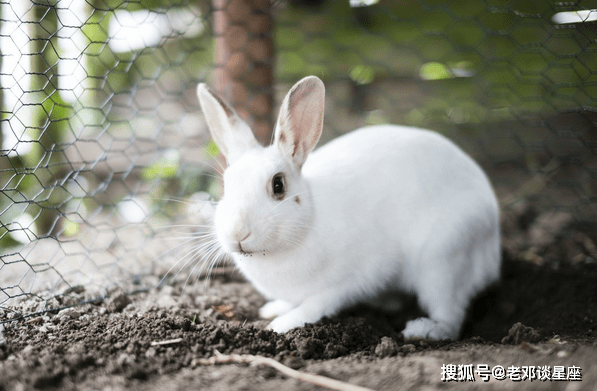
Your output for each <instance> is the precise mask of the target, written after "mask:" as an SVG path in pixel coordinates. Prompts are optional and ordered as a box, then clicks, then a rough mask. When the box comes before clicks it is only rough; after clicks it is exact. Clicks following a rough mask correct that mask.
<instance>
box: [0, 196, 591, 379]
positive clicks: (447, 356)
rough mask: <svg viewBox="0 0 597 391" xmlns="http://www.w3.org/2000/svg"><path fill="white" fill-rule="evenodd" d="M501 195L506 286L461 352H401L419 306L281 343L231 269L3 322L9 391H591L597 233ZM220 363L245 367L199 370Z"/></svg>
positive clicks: (422, 347) (480, 303) (72, 298)
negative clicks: (216, 359) (323, 382)
mask: <svg viewBox="0 0 597 391" xmlns="http://www.w3.org/2000/svg"><path fill="white" fill-rule="evenodd" d="M497 191H498V195H500V198H501V200H502V205H505V206H504V207H503V208H502V209H503V210H502V228H503V233H504V234H503V249H504V251H503V253H504V263H503V271H502V278H501V281H500V283H499V284H497V285H496V286H494V287H492V289H489V290H488V291H487V292H486V293H485V294H483V295H481V296H480V297H479V298H478V299H477V300H476V301H475V302H474V303H473V305H472V306H471V308H470V310H469V318H468V321H467V323H466V324H465V327H464V330H463V336H462V339H461V340H459V341H449V340H446V341H405V340H404V339H403V337H402V335H401V334H400V330H402V328H403V327H404V324H405V322H406V321H407V320H409V319H413V318H416V317H418V316H420V311H419V310H418V308H417V305H416V301H415V300H414V299H413V300H410V305H408V306H407V308H406V309H405V311H403V312H401V313H399V314H390V313H380V312H376V311H374V310H372V309H369V308H366V307H356V308H351V309H349V310H346V311H344V312H343V313H341V314H339V315H337V316H334V317H332V318H329V319H323V320H321V321H320V322H318V323H316V324H314V325H307V326H305V327H303V328H298V329H294V330H291V331H290V332H288V333H286V334H276V333H274V332H272V331H269V330H266V329H265V326H266V323H267V322H266V321H263V320H260V319H258V315H257V314H258V308H259V307H260V306H261V305H263V304H264V302H265V300H264V299H263V298H262V297H261V296H260V295H259V294H258V293H257V292H256V291H255V290H254V289H253V288H252V287H251V286H250V285H249V284H248V283H246V282H245V281H244V280H243V279H242V277H241V276H239V274H238V272H236V271H234V269H233V268H230V267H222V268H219V269H217V270H216V271H215V273H214V275H213V276H212V278H211V280H210V282H209V284H204V283H203V281H198V282H197V283H195V284H192V285H187V284H185V279H184V278H182V279H180V280H173V281H172V282H171V283H170V284H166V285H164V286H162V287H161V288H159V289H154V290H150V291H145V292H141V293H137V294H132V295H130V294H129V295H126V294H124V293H123V292H122V291H120V290H114V291H112V292H111V293H110V295H109V297H106V298H104V299H103V300H99V301H95V302H92V303H88V304H84V305H80V306H74V307H72V308H67V309H63V310H61V311H59V312H57V311H56V312H53V313H46V314H44V315H42V316H36V317H28V318H25V319H22V320H15V321H12V322H7V323H4V324H3V325H0V391H12V390H17V391H25V390H189V389H194V390H195V389H201V390H318V389H323V388H322V387H321V386H318V385H315V384H313V383H311V382H309V381H308V380H309V379H303V378H295V377H293V376H294V374H296V373H297V372H298V373H299V374H303V375H304V374H315V375H320V376H321V377H324V378H327V379H335V380H338V381H341V382H343V384H342V385H337V386H336V388H338V389H345V390H350V389H351V388H349V386H350V385H358V386H361V387H365V388H367V389H372V390H402V389H405V390H406V389H417V390H451V389H463V388H466V389H483V390H519V389H525V390H527V389H529V390H535V389H537V390H568V391H573V390H595V389H597V387H596V386H595V384H597V364H595V363H596V362H597V338H596V337H597V330H596V326H597V289H596V288H597V261H596V260H597V246H596V245H595V243H597V234H596V233H595V231H594V230H591V227H586V226H583V225H582V224H581V225H579V224H577V223H575V222H574V219H572V218H571V216H569V215H567V214H566V213H563V212H545V213H541V212H539V211H538V210H536V209H535V208H533V207H532V206H530V204H527V203H524V202H511V203H508V201H507V196H506V195H504V194H500V189H499V187H498V189H497ZM154 278H155V279H156V281H157V277H154ZM85 295H86V292H85V288H84V287H78V288H77V289H75V290H74V291H72V292H69V293H68V294H67V295H65V296H63V297H59V298H57V299H53V300H57V301H58V303H57V304H59V305H62V306H64V305H69V303H75V302H77V301H78V300H80V298H82V297H85ZM31 300H32V299H31ZM22 305H23V306H27V305H31V303H29V304H27V303H26V302H24V303H22ZM1 311H2V310H0V312H1ZM9 317H10V313H8V312H3V313H0V319H7V318H9ZM218 354H221V355H228V359H229V360H232V359H235V360H237V361H245V362H233V363H226V364H215V363H213V362H211V363H208V362H205V361H202V360H203V359H208V358H210V357H213V356H214V355H218ZM234 354H241V355H253V356H257V357H258V358H273V359H274V360H275V361H276V362H278V363H281V364H283V365H284V366H285V367H286V368H292V369H294V370H296V371H297V372H294V373H293V374H290V375H289V374H283V373H282V372H280V371H278V370H277V369H275V368H273V367H271V366H269V365H266V364H251V363H248V362H246V361H247V360H250V358H247V357H245V358H244V359H243V360H238V359H239V358H238V357H231V356H230V355H234ZM220 359H222V360H225V358H224V357H221V356H220ZM502 369H503V371H502ZM562 374H563V377H564V380H556V379H557V378H558V377H559V376H561V375H562ZM485 379H487V381H485Z"/></svg>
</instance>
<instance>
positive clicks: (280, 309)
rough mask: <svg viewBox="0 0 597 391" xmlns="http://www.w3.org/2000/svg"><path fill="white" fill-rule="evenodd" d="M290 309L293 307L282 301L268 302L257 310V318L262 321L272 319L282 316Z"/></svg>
mask: <svg viewBox="0 0 597 391" xmlns="http://www.w3.org/2000/svg"><path fill="white" fill-rule="evenodd" d="M292 308H293V305H292V304H290V303H289V302H287V301H284V300H272V301H268V302H267V303H265V305H264V306H263V307H261V308H260V309H259V317H261V318H262V319H272V318H275V317H276V316H280V315H284V314H285V313H287V312H288V311H290V310H291V309H292Z"/></svg>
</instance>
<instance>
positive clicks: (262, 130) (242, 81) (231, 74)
mask: <svg viewBox="0 0 597 391" xmlns="http://www.w3.org/2000/svg"><path fill="white" fill-rule="evenodd" d="M213 5H214V13H213V21H214V35H215V40H216V54H215V56H216V70H215V83H216V85H215V87H216V90H218V92H219V93H220V94H222V96H223V97H224V98H226V99H227V100H228V102H230V104H232V105H233V106H234V107H235V108H236V110H237V111H238V113H239V114H240V116H241V117H243V119H245V120H246V121H247V122H248V123H249V125H251V128H252V129H253V132H254V133H255V137H256V138H257V140H259V141H260V142H261V143H262V144H264V145H266V144H268V143H269V142H270V140H271V132H272V130H273V118H274V117H273V112H272V109H273V101H274V90H273V82H274V43H273V23H274V22H273V18H272V15H271V4H270V1H269V0H213Z"/></svg>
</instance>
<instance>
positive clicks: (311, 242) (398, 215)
mask: <svg viewBox="0 0 597 391" xmlns="http://www.w3.org/2000/svg"><path fill="white" fill-rule="evenodd" d="M323 95H324V87H323V83H321V81H320V80H319V79H317V78H315V77H309V78H305V79H303V80H301V81H299V82H298V83H297V84H296V85H295V86H294V87H293V89H292V90H291V91H290V92H289V94H288V95H287V96H286V99H285V100H284V103H283V105H282V108H281V112H280V117H279V118H280V119H279V120H278V124H277V128H276V135H275V141H274V143H273V144H272V145H271V146H269V147H261V146H259V145H257V143H252V142H247V141H243V142H242V143H240V142H236V143H235V145H245V146H246V148H244V150H243V151H241V152H238V151H235V152H234V154H235V156H234V158H233V159H228V160H229V161H228V163H229V167H228V168H227V170H226V171H225V173H224V186H225V191H224V197H223V198H222V200H221V201H220V202H219V204H218V207H217V209H216V215H215V229H216V233H217V235H218V239H219V242H220V244H221V246H222V248H223V249H224V250H225V251H226V252H228V253H231V254H232V256H233V259H234V261H235V263H236V265H237V266H238V268H239V269H240V270H241V271H242V273H243V274H244V275H245V276H246V277H247V279H248V280H249V281H251V283H252V284H253V285H254V286H255V287H256V288H257V289H258V290H259V291H260V292H261V293H262V294H263V295H264V296H265V297H266V298H268V299H270V300H272V302H270V303H268V304H266V305H265V306H264V307H263V308H262V309H261V312H260V314H261V315H262V316H263V317H266V318H271V317H274V316H277V317H276V318H275V319H274V320H273V321H272V322H271V324H270V326H271V327H272V328H273V329H274V330H275V331H278V332H285V331H287V330H290V329H292V328H294V327H298V326H302V325H304V324H305V323H311V322H316V321H318V320H319V319H321V318H322V317H324V316H330V315H333V314H335V313H337V312H338V311H339V310H341V309H342V308H345V307H347V306H350V305H351V304H354V303H357V302H370V303H371V304H372V305H377V306H379V304H380V303H379V297H380V295H382V294H383V293H384V292H392V291H403V292H408V293H413V294H415V295H416V296H417V298H418V302H419V304H420V306H421V308H422V309H423V310H424V311H426V312H427V314H428V315H429V317H428V318H420V319H416V320H414V321H410V322H408V323H407V325H406V328H405V329H404V331H403V334H404V336H405V337H407V338H408V337H426V338H434V339H441V338H453V339H456V338H458V336H459V333H460V328H461V325H462V322H463V319H464V316H465V311H466V308H467V306H468V304H469V302H470V300H471V298H472V296H473V295H475V294H476V293H477V292H479V290H481V289H483V288H484V287H486V286H487V285H488V284H489V283H491V282H493V281H495V280H496V279H497V278H498V277H499V269H500V262H501V259H500V233H499V225H498V224H499V219H498V204H497V200H496V197H495V195H494V192H493V190H492V188H491V185H490V183H489V181H488V179H487V177H486V175H485V174H484V172H483V171H482V169H481V168H480V167H479V166H478V165H477V164H476V163H475V162H474V161H473V160H472V159H471V158H470V157H469V156H468V155H466V154H465V153H464V152H463V151H462V150H460V149H459V148H458V147H457V146H456V145H455V144H453V143H452V142H450V141H449V140H447V139H446V138H445V137H443V136H441V135H439V134H438V133H435V132H432V131H428V130H423V129H417V128H410V127H404V126H393V125H381V126H370V127H365V128H361V129H358V130H356V131H354V132H351V133H348V134H346V135H344V136H342V137H339V138H337V139H335V140H333V141H331V142H329V143H328V144H326V145H324V146H323V147H321V148H319V149H317V150H316V151H315V152H313V153H312V154H310V155H309V152H310V151H311V148H313V146H314V145H315V143H316V142H317V140H318V139H319V135H320V133H321V127H322V120H323ZM199 96H200V99H201V104H202V107H203V109H204V111H205V115H206V116H207V118H208V123H209V126H210V129H211V132H212V134H213V135H214V139H216V142H218V143H219V142H221V140H225V139H227V140H230V139H233V138H234V137H233V136H230V135H231V134H232V133H231V132H230V129H233V130H234V129H236V130H235V131H238V132H239V133H240V134H241V135H239V137H240V138H242V139H245V140H246V138H247V134H246V129H248V127H247V126H246V125H243V124H244V123H243V124H240V122H239V121H240V119H239V118H238V116H236V114H235V113H231V114H230V117H229V118H230V121H231V122H232V123H233V124H235V126H233V125H230V123H227V121H229V120H228V119H226V118H225V116H224V117H222V115H221V114H222V113H223V112H224V111H220V112H219V117H218V118H216V119H214V115H213V113H214V111H215V106H214V107H212V108H211V109H210V108H209V106H210V105H212V106H213V105H214V102H215V103H218V99H216V98H214V97H213V93H212V92H210V91H209V90H208V89H206V88H205V86H203V85H200V86H199ZM205 102H208V103H205ZM228 110H229V111H228V112H230V109H229V108H228ZM210 117H211V119H210ZM320 119H321V121H320ZM218 122H221V123H218ZM227 129H228V130H227ZM223 132H224V133H227V135H226V136H223V135H222V133H223ZM216 135H218V136H216ZM313 140H314V141H313ZM230 148H231V147H230V146H228V145H227V146H223V147H222V146H221V150H223V151H224V150H230ZM241 149H242V148H241ZM307 156H309V157H308V159H307ZM305 159H306V160H305ZM231 160H232V161H231ZM279 172H283V173H284V174H285V175H286V185H287V193H286V195H285V197H284V199H282V200H277V199H275V197H272V194H271V191H270V189H269V186H270V185H271V178H272V177H273V176H274V175H275V174H277V173H279ZM297 196H298V198H299V199H298V200H297V199H296V197H297ZM390 302H392V303H390ZM395 303H396V301H391V300H390V301H389V302H388V304H389V305H390V304H391V305H392V306H393V305H395Z"/></svg>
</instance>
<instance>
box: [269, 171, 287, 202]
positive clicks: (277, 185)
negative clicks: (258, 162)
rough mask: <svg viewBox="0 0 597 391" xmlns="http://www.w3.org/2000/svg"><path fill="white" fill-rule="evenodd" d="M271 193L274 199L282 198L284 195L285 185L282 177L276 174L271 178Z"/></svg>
mask: <svg viewBox="0 0 597 391" xmlns="http://www.w3.org/2000/svg"><path fill="white" fill-rule="evenodd" d="M272 191H273V193H274V196H275V197H276V198H282V197H283V196H284V193H286V185H285V184H284V175H283V174H276V175H274V177H273V178H272Z"/></svg>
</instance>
